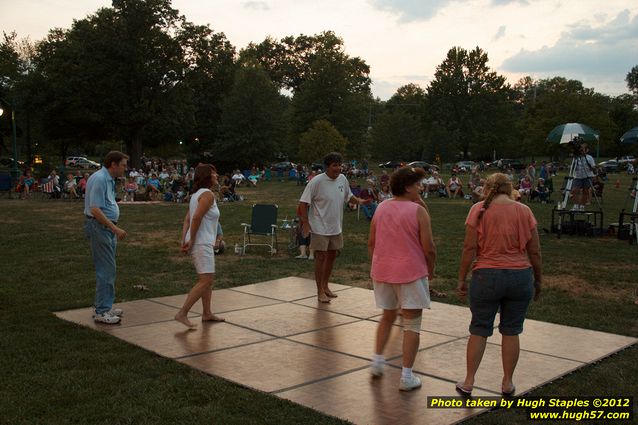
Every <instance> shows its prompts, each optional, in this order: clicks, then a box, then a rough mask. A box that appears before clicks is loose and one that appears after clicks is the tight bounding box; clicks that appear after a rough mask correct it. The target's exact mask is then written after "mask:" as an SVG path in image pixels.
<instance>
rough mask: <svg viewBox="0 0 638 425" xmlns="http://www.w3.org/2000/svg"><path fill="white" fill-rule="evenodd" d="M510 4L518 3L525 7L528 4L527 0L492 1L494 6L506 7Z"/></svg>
mask: <svg viewBox="0 0 638 425" xmlns="http://www.w3.org/2000/svg"><path fill="white" fill-rule="evenodd" d="M510 3H519V4H522V5H525V6H527V5H528V4H529V2H528V1H527V0H492V4H493V5H494V6H507V5H508V4H510Z"/></svg>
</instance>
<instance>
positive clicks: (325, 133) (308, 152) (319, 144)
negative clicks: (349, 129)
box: [299, 120, 348, 164]
mask: <svg viewBox="0 0 638 425" xmlns="http://www.w3.org/2000/svg"><path fill="white" fill-rule="evenodd" d="M347 145H348V141H347V139H346V138H345V137H343V136H342V135H341V134H340V133H339V131H338V130H337V129H336V128H335V127H334V126H333V125H332V124H331V123H330V122H329V121H327V120H318V121H315V122H314V123H312V126H311V127H310V128H309V129H308V130H307V131H306V132H305V133H303V134H302V135H301V140H300V142H299V158H300V159H301V160H302V161H303V162H304V163H306V164H310V163H312V162H313V161H316V160H317V159H318V158H323V157H324V156H325V155H326V154H328V153H329V152H344V151H345V149H346V147H347Z"/></svg>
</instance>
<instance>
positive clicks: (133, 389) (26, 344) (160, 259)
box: [0, 174, 638, 424]
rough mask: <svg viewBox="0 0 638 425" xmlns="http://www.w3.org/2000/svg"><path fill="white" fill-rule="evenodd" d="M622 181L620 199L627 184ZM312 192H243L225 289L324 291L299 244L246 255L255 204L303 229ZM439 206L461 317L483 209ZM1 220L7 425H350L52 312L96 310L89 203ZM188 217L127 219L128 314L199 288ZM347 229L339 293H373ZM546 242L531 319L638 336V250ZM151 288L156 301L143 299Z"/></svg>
mask: <svg viewBox="0 0 638 425" xmlns="http://www.w3.org/2000/svg"><path fill="white" fill-rule="evenodd" d="M617 178H620V179H621V180H622V184H621V188H620V189H617V188H615V187H614V185H613V182H614V181H615V180H616V179H617ZM557 181H558V179H557V180H556V181H555V184H557V183H556V182H557ZM628 186H629V178H628V177H627V176H624V175H613V174H612V175H610V181H609V182H608V183H607V187H606V188H605V196H604V209H605V214H606V216H605V223H606V224H605V228H606V227H607V224H608V223H610V222H612V221H614V222H615V221H617V217H618V212H619V211H620V209H621V208H622V205H623V202H624V200H625V197H626V193H627V189H626V188H627V187H628ZM301 190H302V187H301V186H296V185H295V184H294V183H291V182H278V181H273V182H269V183H263V184H262V185H260V186H259V187H257V188H252V189H240V190H239V192H240V193H241V194H243V195H244V196H245V197H246V201H244V202H238V203H232V204H223V205H222V206H221V214H222V223H223V226H224V233H225V239H226V241H227V243H228V248H229V250H228V253H227V254H224V256H221V257H219V258H218V259H217V282H216V287H217V288H227V287H233V286H238V285H245V284H249V283H254V282H260V281H264V280H269V279H275V278H280V277H285V276H290V275H295V276H303V277H308V278H312V264H311V262H308V261H301V260H294V259H293V258H291V256H290V255H289V254H288V253H287V252H286V250H285V245H286V239H287V235H285V234H282V235H280V238H279V239H280V252H279V254H277V255H276V256H274V257H273V258H271V257H270V256H269V255H265V254H264V255H261V254H259V253H255V251H253V253H249V254H248V255H246V256H244V257H239V256H235V255H234V254H233V253H232V245H234V244H235V243H236V242H239V240H240V238H241V231H242V228H241V226H240V223H241V222H246V221H248V220H249V219H250V207H251V205H252V203H253V202H276V203H277V204H278V205H279V207H280V214H279V215H280V218H284V217H285V216H286V215H288V217H291V216H292V215H294V211H295V206H296V202H297V200H298V198H299V195H300V194H301ZM554 198H556V195H555V196H554ZM428 204H429V206H430V210H431V215H432V222H433V231H434V236H435V241H436V244H437V250H438V261H437V276H436V278H435V279H434V280H433V281H432V284H433V286H434V287H435V288H436V289H438V290H439V291H444V292H447V293H448V297H447V298H444V299H442V300H441V301H443V302H450V303H455V304H459V303H460V302H459V301H458V300H457V299H456V297H455V296H454V291H453V289H454V287H455V282H456V275H457V271H458V265H459V258H460V253H461V245H462V241H463V235H464V226H463V223H464V219H465V216H466V215H467V212H468V209H469V207H470V203H469V201H464V200H447V199H438V198H435V199H432V198H431V199H429V200H428ZM531 207H532V209H533V210H534V213H535V214H536V217H537V219H538V221H539V227H541V228H543V227H547V228H549V222H550V217H551V206H550V205H541V204H538V203H534V204H532V205H531ZM0 209H1V211H2V213H1V215H0V250H1V255H0V258H1V259H0V273H1V276H2V283H1V284H0V326H1V329H2V332H0V360H1V361H0V376H1V377H2V378H1V382H2V385H0V423H6V424H34V423H36V424H40V423H42V424H65V423H79V424H101V423H105V424H106V423H108V424H144V423H153V424H175V423H179V424H185V423H216V424H228V423H276V424H281V423H284V424H297V423H304V424H306V423H342V422H341V421H339V420H337V419H334V418H330V417H328V416H324V415H322V414H320V413H318V412H315V411H313V410H310V409H307V408H304V407H301V406H298V405H295V404H292V403H289V402H286V401H284V400H280V399H278V398H276V397H273V396H269V395H266V394H263V393H260V392H256V391H252V390H249V389H246V388H243V387H241V386H238V385H235V384H232V383H229V382H227V381H225V380H223V379H218V378H215V377H210V376H207V375H205V374H203V373H201V372H198V371H195V370H193V369H190V368H189V367H187V366H185V365H182V364H179V363H177V362H174V361H172V360H169V359H164V358H161V357H158V356H156V355H154V354H152V353H150V352H147V351H144V350H142V349H140V348H137V347H134V346H132V345H130V344H128V343H126V342H124V341H121V340H119V339H116V338H113V337H111V336H109V335H106V334H104V333H99V332H94V331H91V330H89V329H86V328H82V327H80V326H76V325H73V324H70V323H67V322H64V321H61V320H59V319H57V318H56V317H55V316H53V314H51V313H52V312H54V311H58V310H66V309H73V308H80V307H86V306H89V305H91V304H92V301H93V296H94V285H95V284H94V281H95V278H94V272H93V266H92V263H91V259H90V255H89V251H88V244H87V242H86V241H85V239H84V235H83V231H82V224H83V207H82V204H81V203H80V202H72V201H59V200H56V201H45V200H29V201H20V200H0ZM185 211H186V205H176V204H168V203H165V204H159V205H123V206H122V207H121V219H120V225H121V227H122V228H124V229H125V230H126V231H127V232H128V234H129V237H128V239H127V240H125V241H124V242H122V243H120V244H119V245H118V280H117V282H118V288H117V301H130V300H135V299H140V298H149V297H158V296H163V295H174V294H180V293H185V292H187V291H188V290H189V289H190V288H191V285H192V284H193V282H194V281H195V270H194V268H193V266H192V265H191V263H190V261H189V259H188V258H187V257H184V256H181V255H180V254H179V252H178V248H179V246H178V241H179V237H180V233H181V223H182V220H183V216H184V214H185ZM344 228H345V234H344V236H345V249H344V250H343V252H342V253H341V255H340V256H339V257H338V259H337V263H336V266H335V272H334V273H333V278H332V281H334V282H336V283H341V284H346V285H354V286H361V287H366V288H369V287H370V281H369V278H368V273H369V262H368V259H367V251H366V241H367V232H368V223H367V221H366V220H365V219H364V218H363V216H362V218H361V220H359V221H358V220H357V219H356V214H355V213H346V214H345V223H344ZM541 243H542V251H543V260H544V270H545V279H544V285H545V286H544V290H543V295H542V298H541V300H540V301H539V302H538V303H535V304H533V305H532V307H531V308H530V311H529V314H528V317H529V318H532V319H537V320H543V321H548V322H553V323H559V324H564V325H569V326H578V327H583V328H588V329H595V330H600V331H604V332H612V333H617V334H622V335H629V336H634V337H636V336H638V321H637V320H636V319H637V318H638V305H636V304H634V300H635V299H636V297H637V296H638V295H637V294H636V291H637V285H638V278H637V276H638V261H637V260H638V246H636V245H633V246H630V245H629V244H628V243H627V242H626V241H619V240H617V239H615V238H613V237H602V238H595V239H591V238H583V237H573V236H564V237H563V238H562V239H560V240H558V239H557V238H556V236H555V235H554V234H544V233H543V234H542V235H541ZM139 284H143V285H146V286H147V287H148V288H149V291H148V292H145V291H144V292H142V291H139V290H136V289H134V288H133V286H135V285H139ZM425 320H427V318H426V319H425ZM523 348H524V347H523ZM371 349H372V347H371ZM636 376H638V347H636V346H634V347H632V348H630V349H627V350H624V351H622V352H621V353H619V354H617V355H614V356H612V357H611V358H608V359H605V360H603V361H601V362H599V363H598V364H595V365H592V366H588V367H586V368H584V369H581V370H580V371H578V372H576V373H573V374H571V375H569V376H567V377H565V378H563V379H561V380H559V381H557V382H554V383H551V384H549V385H547V386H545V387H543V388H540V389H538V390H536V391H535V392H534V393H533V394H532V395H566V396H585V395H615V396H620V395H638V392H637V391H636V382H637V381H636ZM524 422H527V421H526V419H525V416H524V411H520V410H519V411H496V412H491V413H488V414H486V415H482V416H479V417H477V418H475V419H472V420H470V421H469V422H468V423H477V424H478V423H485V424H487V423H489V424H495V423H496V424H511V423H524Z"/></svg>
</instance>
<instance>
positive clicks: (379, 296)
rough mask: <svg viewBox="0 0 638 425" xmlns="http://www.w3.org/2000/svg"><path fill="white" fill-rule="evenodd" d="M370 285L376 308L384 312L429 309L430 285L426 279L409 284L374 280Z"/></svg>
mask: <svg viewBox="0 0 638 425" xmlns="http://www.w3.org/2000/svg"><path fill="white" fill-rule="evenodd" d="M372 283H373V284H374V298H375V301H376V302H377V307H378V308H382V309H384V310H397V309H399V308H405V309H407V310H419V309H423V308H430V283H429V281H428V278H427V277H423V278H421V279H417V280H415V281H414V282H410V283H382V282H376V281H374V280H373V281H372Z"/></svg>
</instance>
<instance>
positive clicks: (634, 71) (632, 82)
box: [625, 65, 638, 98]
mask: <svg viewBox="0 0 638 425" xmlns="http://www.w3.org/2000/svg"><path fill="white" fill-rule="evenodd" d="M625 81H626V82H627V87H628V88H629V90H631V92H632V93H633V94H634V96H636V98H638V65H636V66H634V67H633V68H631V71H629V72H628V73H627V77H626V78H625Z"/></svg>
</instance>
